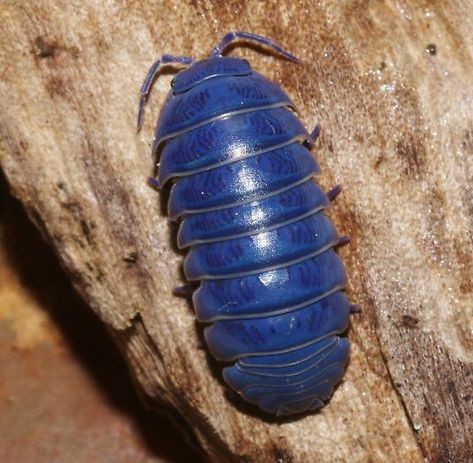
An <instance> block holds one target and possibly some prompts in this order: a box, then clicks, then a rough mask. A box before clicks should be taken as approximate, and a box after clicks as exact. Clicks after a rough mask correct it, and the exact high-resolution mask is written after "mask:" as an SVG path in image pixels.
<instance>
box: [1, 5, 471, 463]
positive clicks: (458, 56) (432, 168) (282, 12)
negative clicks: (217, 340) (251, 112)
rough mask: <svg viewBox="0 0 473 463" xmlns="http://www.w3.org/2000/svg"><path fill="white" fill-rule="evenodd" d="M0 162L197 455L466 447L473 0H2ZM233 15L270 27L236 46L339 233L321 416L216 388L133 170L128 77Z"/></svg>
mask: <svg viewBox="0 0 473 463" xmlns="http://www.w3.org/2000/svg"><path fill="white" fill-rule="evenodd" d="M0 15H1V16H0V17H1V22H2V24H3V25H4V27H3V29H4V33H3V34H2V35H1V37H0V41H1V42H0V53H1V54H0V71H1V74H0V78H1V81H0V103H1V107H2V114H1V116H0V117H1V119H0V135H1V146H2V150H3V151H2V154H1V165H2V168H3V170H4V172H5V174H6V176H7V178H8V181H9V182H10V185H11V189H12V191H13V193H14V194H15V195H16V196H17V197H18V198H19V199H20V200H21V201H22V202H23V204H24V205H25V207H26V209H27V211H28V213H29V215H30V217H31V219H32V220H33V221H34V222H35V223H36V225H37V226H38V227H39V228H40V229H41V231H42V233H43V234H44V236H45V237H46V238H47V240H48V241H49V242H50V243H51V245H52V246H53V247H54V249H55V251H56V252H57V254H58V256H59V257H60V260H61V262H62V264H63V266H64V268H65V269H66V271H67V272H68V273H69V275H70V277H71V279H72V282H73V284H74V285H75V287H76V288H77V290H78V291H79V292H80V293H81V294H82V295H83V297H84V299H85V300H86V301H87V302H88V304H89V305H90V306H91V308H92V309H93V310H94V311H95V312H96V313H97V315H98V316H100V318H101V319H102V320H103V321H104V322H105V323H106V324H107V325H108V326H109V329H110V332H111V333H112V336H113V337H114V339H115V340H116V341H117V343H118V344H119V345H120V347H121V349H122V352H123V354H124V356H125V357H126V359H127V361H128V363H129V365H130V368H131V370H132V373H133V375H134V377H135V378H136V381H137V385H138V387H139V388H140V390H141V391H142V392H143V393H144V395H146V397H147V398H148V400H149V401H151V402H155V403H162V404H165V405H167V406H170V407H172V408H173V409H175V410H176V412H178V413H180V414H181V415H182V416H183V417H184V418H185V420H186V421H187V422H188V423H189V425H190V427H191V428H192V429H193V431H194V433H195V435H196V436H197V438H198V440H199V442H200V444H201V446H202V448H203V449H204V451H205V452H206V454H207V455H208V457H209V459H210V460H213V461H219V462H220V461H245V462H284V463H286V462H312V461H318V462H334V461H340V462H344V461H350V462H365V461H389V462H398V461H409V462H421V461H423V460H424V459H426V460H427V461H432V462H444V461H454V462H464V461H469V460H470V459H471V458H472V456H473V443H472V439H471V436H472V435H473V398H472V397H473V394H472V384H473V381H472V379H473V374H472V373H473V369H472V362H473V336H472V333H473V327H472V316H473V295H472V293H473V291H472V286H473V284H472V277H473V264H472V262H473V259H472V255H473V237H472V225H473V182H472V180H473V123H472V113H473V109H472V108H473V106H472V102H473V72H472V71H473V59H472V56H473V37H472V35H471V30H472V28H473V4H472V2H471V1H465V0H456V1H454V0H452V1H448V2H445V1H442V2H440V1H430V2H427V1H414V0H396V1H395V0H391V1H387V0H386V1H379V2H374V1H361V0H359V1H355V0H352V1H348V0H344V1H340V2H329V1H321V2H311V1H309V0H301V1H300V2H297V3H295V2H294V3H293V2H289V1H282V2H258V1H256V0H249V1H240V2H236V1H223V2H216V1H213V2H212V1H210V0H206V1H199V0H197V1H192V2H186V3H183V2H178V1H174V2H173V1H164V0H163V1H156V2H151V1H141V0H140V1H137V2H124V1H110V2H107V4H106V6H105V5H104V4H103V3H101V2H97V1H94V0H85V1H83V2H80V3H75V2H65V1H55V2H53V1H50V0H49V1H48V0H39V1H36V2H22V3H21V4H20V3H17V2H12V1H7V2H3V3H2V5H1V6H0ZM231 29H241V30H249V31H252V32H257V33H259V34H263V35H267V36H269V37H272V38H274V39H277V40H278V41H280V42H282V43H283V44H284V45H285V46H286V47H287V48H288V49H290V50H291V51H294V52H295V53H296V54H297V55H299V56H300V57H301V58H302V62H301V64H299V65H293V64H291V63H288V62H287V61H284V60H282V59H278V58H277V57H275V56H274V55H271V54H266V53H264V54H262V53H260V52H261V49H258V48H254V47H250V46H242V47H238V48H233V51H232V52H233V53H234V54H235V55H238V56H245V57H246V58H248V59H250V60H251V62H252V63H253V65H254V67H255V68H256V69H257V70H259V71H260V72H263V73H264V74H266V75H267V76H268V77H270V78H272V79H274V80H276V81H278V82H280V83H281V84H282V85H283V86H284V88H285V89H286V90H287V92H288V93H289V95H290V96H291V97H293V99H294V100H295V102H296V104H297V106H298V107H299V110H300V112H301V117H302V119H303V120H304V121H305V122H306V124H307V126H308V127H312V126H313V125H314V124H315V123H316V122H320V123H321V125H322V127H323V131H322V136H321V141H320V143H319V145H318V146H317V147H316V150H315V152H316V156H317V158H318V160H319V161H320V163H321V165H322V168H323V172H324V173H323V176H322V178H321V180H320V181H321V183H322V184H323V185H324V186H326V187H329V186H331V185H333V184H334V183H341V184H343V187H344V193H343V194H342V195H341V196H340V197H339V199H338V200H337V203H336V205H335V206H334V207H333V208H332V210H331V211H330V212H331V217H332V218H333V219H334V221H335V222H336V224H337V226H338V229H339V230H340V231H341V232H343V233H347V234H349V235H350V236H351V238H352V242H351V245H350V246H349V247H346V248H344V249H343V250H341V251H340V253H341V255H342V257H343V259H344V261H345V262H346V264H347V271H348V274H349V279H350V287H349V294H350V297H351V299H352V300H353V301H354V302H356V303H358V304H360V306H361V308H362V311H361V313H360V314H358V315H356V316H354V317H353V319H352V324H351V329H350V332H349V336H350V339H351V340H352V345H353V349H352V355H351V361H350V365H349V368H348V371H347V374H346V376H345V379H344V381H343V383H342V385H341V386H340V387H339V388H338V390H337V391H336V393H335V395H334V397H333V399H332V400H331V402H330V403H329V404H328V406H327V407H326V408H324V409H323V411H321V412H320V413H317V414H314V415H310V416H305V417H303V418H299V419H295V420H288V421H284V422H279V421H276V420H272V419H270V418H268V417H266V416H264V415H261V414H259V413H258V412H256V411H255V410H254V409H253V408H251V407H249V406H247V405H245V404H243V403H241V401H240V400H238V398H235V397H233V396H232V395H231V394H229V392H228V391H227V389H226V388H225V386H224V385H223V383H222V381H221V380H220V377H219V371H218V370H219V368H218V365H216V364H215V362H213V361H212V360H211V359H210V357H209V356H208V354H207V353H206V350H205V346H204V345H203V341H202V337H201V327H199V326H198V325H197V324H196V322H195V321H194V317H193V314H192V309H191V307H190V306H189V305H188V304H187V303H186V302H185V301H184V300H181V299H178V298H176V297H173V296H172V294H171V288H172V287H173V286H175V285H176V284H179V282H180V280H181V270H180V265H181V262H182V255H180V254H178V253H177V252H176V251H175V241H174V238H173V235H174V232H175V228H174V227H173V226H171V225H170V224H169V223H168V220H167V218H166V216H165V214H164V209H163V207H162V204H161V203H160V202H159V200H158V199H157V197H156V193H155V192H154V191H152V190H151V189H150V188H149V187H147V185H146V176H147V175H150V174H151V173H152V169H153V166H152V163H151V159H150V156H149V153H150V143H151V139H152V128H153V125H154V122H155V117H156V113H157V111H158V109H159V106H160V104H161V103H162V101H163V98H164V95H165V93H166V92H167V89H168V88H169V82H170V79H171V77H172V75H171V73H169V72H163V74H162V75H161V76H160V78H159V79H158V80H157V82H156V84H155V86H154V93H153V94H152V96H151V98H150V101H149V104H148V107H147V112H146V119H145V124H144V127H143V130H142V131H141V132H140V133H139V134H136V132H135V128H134V118H135V108H136V103H137V96H138V88H139V85H140V83H141V80H142V78H143V76H144V73H145V71H146V70H147V68H148V66H149V65H150V63H151V62H152V61H153V59H154V58H155V57H156V55H158V54H160V53H163V52H172V53H175V54H186V55H192V56H195V57H202V58H203V57H205V56H206V54H207V53H208V51H209V50H210V49H211V47H212V46H213V45H214V44H215V43H216V41H217V40H218V39H219V38H220V37H221V36H222V35H223V33H224V32H226V31H228V30H231Z"/></svg>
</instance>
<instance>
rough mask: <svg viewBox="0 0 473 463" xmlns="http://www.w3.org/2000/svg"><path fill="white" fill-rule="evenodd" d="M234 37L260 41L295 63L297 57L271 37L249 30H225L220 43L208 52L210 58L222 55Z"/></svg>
mask: <svg viewBox="0 0 473 463" xmlns="http://www.w3.org/2000/svg"><path fill="white" fill-rule="evenodd" d="M236 39H248V40H252V41H253V42H257V43H261V44H262V45H267V46H268V47H271V48H272V49H273V50H275V51H276V52H278V53H280V54H281V55H282V56H284V57H285V58H287V59H288V60H290V61H294V62H295V63H297V62H298V61H299V59H298V58H297V57H296V56H294V55H293V54H292V53H289V52H288V51H287V50H285V49H284V48H283V47H281V45H278V44H277V43H275V42H273V41H272V40H271V39H268V38H267V37H263V36H261V35H257V34H252V33H251V32H242V31H232V32H227V33H226V34H225V35H224V36H223V38H222V40H221V41H220V43H219V44H218V45H217V46H216V47H214V48H213V50H212V51H211V52H210V58H217V57H219V56H221V55H222V52H223V50H224V49H225V48H226V47H227V46H228V45H229V44H230V43H231V42H233V41H234V40H236Z"/></svg>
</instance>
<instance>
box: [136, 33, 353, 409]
mask: <svg viewBox="0 0 473 463" xmlns="http://www.w3.org/2000/svg"><path fill="white" fill-rule="evenodd" d="M235 38H246V39H249V40H255V41H257V42H260V43H262V44H264V45H268V46H270V47H272V48H273V49H275V50H276V51H277V52H279V53H281V54H283V55H284V56H285V57H286V58H288V59H290V60H292V61H296V58H294V57H293V56H292V55H291V54H289V53H288V52H286V51H284V50H283V49H282V48H281V47H279V46H278V45H276V44H275V43H274V42H272V41H270V40H269V39H266V38H263V37H261V36H258V35H255V34H250V33H247V32H232V33H228V34H227V35H225V37H224V38H223V40H222V41H221V42H220V44H219V45H218V46H217V47H215V48H214V49H213V50H212V52H211V54H210V57H209V58H208V59H205V60H202V61H194V60H193V59H191V58H188V57H182V56H177V57H176V56H172V55H163V56H162V57H161V58H160V59H159V60H157V61H156V62H155V63H154V65H153V67H152V68H151V69H150V71H149V73H148V75H147V78H146V80H145V82H144V84H143V86H142V89H141V101H140V110H139V116H138V125H140V122H141V116H142V111H143V105H144V101H145V98H146V96H147V94H148V92H149V89H150V86H151V83H152V81H153V78H154V77H155V75H156V72H157V70H158V67H159V66H160V65H161V64H166V63H181V64H185V65H187V68H186V69H184V70H182V71H180V72H178V73H177V75H176V77H175V78H174V79H173V82H172V88H171V91H170V93H169V95H168V97H167V99H166V102H165V103H164V106H163V108H162V110H161V112H160V115H159V118H158V123H157V126H156V130H155V139H154V144H153V154H154V155H155V157H156V158H159V173H158V178H157V184H159V186H160V187H163V186H164V185H166V184H167V183H168V182H171V183H172V187H171V190H170V196H169V203H168V211H169V216H170V218H171V219H172V220H175V221H178V222H179V223H180V225H179V232H178V245H179V247H180V248H189V252H188V254H187V256H186V258H185V261H184V272H185V275H186V277H187V279H188V280H190V281H195V282H200V284H199V286H198V288H197V289H196V290H195V292H194V293H193V298H192V299H193V304H194V309H195V312H196V316H197V318H198V320H199V321H200V322H204V323H206V324H208V326H207V327H206V328H205V330H204V333H205V339H206V342H207V345H208V347H209V349H210V351H211V353H212V354H213V356H214V357H215V358H216V359H218V360H220V361H222V362H225V363H226V364H227V366H226V367H225V368H224V369H223V376H224V379H225V381H226V383H227V384H228V385H229V386H230V387H231V388H232V389H234V390H235V391H237V392H238V393H239V394H241V395H242V396H243V397H244V398H245V399H246V400H248V401H249V402H252V403H254V404H256V405H258V406H259V407H260V408H262V409H263V410H265V411H267V412H269V413H273V414H276V415H288V414H293V413H301V412H306V411H308V410H315V409H318V408H320V407H321V406H322V405H323V404H324V401H325V400H327V399H328V398H329V396H330V395H331V394H332V392H333V388H334V386H335V385H336V384H337V383H338V382H339V381H340V379H341V377H342V375H343V373H344V370H345V366H346V363H347V359H348V355H349V342H348V339H347V338H346V337H344V336H343V335H342V334H343V333H344V332H345V331H346V329H347V327H348V321H349V314H350V304H349V302H348V299H347V297H346V295H345V293H344V292H343V288H344V285H345V280H346V277H345V271H344V268H343V265H342V262H341V260H340V258H339V257H338V255H337V254H336V252H335V251H334V247H335V246H337V245H338V244H339V243H340V241H341V238H340V237H339V236H338V234H337V232H336V231H335V229H334V227H333V225H332V223H331V222H330V220H329V219H328V218H327V216H326V215H325V213H324V210H325V208H326V207H327V206H328V204H329V202H330V196H331V195H330V194H326V193H324V192H323V191H322V190H321V189H320V187H319V186H318V185H317V183H316V182H315V181H314V179H313V177H314V175H315V174H316V173H317V172H318V171H319V167H318V165H317V163H316V161H315V160H314V158H313V156H312V155H311V153H310V152H309V150H308V145H309V143H310V140H311V138H312V139H313V138H315V137H316V134H317V130H315V131H314V132H313V133H312V135H311V134H309V133H308V132H307V131H306V129H305V128H304V126H303V124H302V123H301V121H300V120H299V119H298V117H297V115H296V113H295V111H294V104H293V103H292V101H291V99H290V98H289V97H288V96H287V95H286V93H284V92H283V91H282V89H281V88H280V87H279V85H277V84H276V83H274V82H272V81H270V80H268V79H267V78H265V77H263V76H262V75H260V74H259V73H257V72H256V71H254V70H253V69H252V68H251V66H250V64H249V63H248V62H247V61H246V60H243V59H238V58H234V57H223V56H222V55H221V53H222V51H223V49H224V48H225V47H226V45H228V43H230V42H231V41H232V40H233V39H235Z"/></svg>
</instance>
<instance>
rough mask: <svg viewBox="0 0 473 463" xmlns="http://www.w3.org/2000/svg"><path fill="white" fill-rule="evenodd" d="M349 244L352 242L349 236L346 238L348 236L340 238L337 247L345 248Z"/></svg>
mask: <svg viewBox="0 0 473 463" xmlns="http://www.w3.org/2000/svg"><path fill="white" fill-rule="evenodd" d="M349 242H350V237H349V236H346V235H344V236H340V238H339V239H338V241H337V244H336V245H335V246H343V245H344V244H348V243H349Z"/></svg>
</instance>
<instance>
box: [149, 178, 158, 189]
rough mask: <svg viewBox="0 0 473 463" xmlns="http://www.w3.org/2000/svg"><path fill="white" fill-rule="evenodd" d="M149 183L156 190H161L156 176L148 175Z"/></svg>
mask: <svg viewBox="0 0 473 463" xmlns="http://www.w3.org/2000/svg"><path fill="white" fill-rule="evenodd" d="M148 185H149V186H150V187H152V188H154V189H155V190H159V188H160V186H159V180H158V179H157V178H156V177H148Z"/></svg>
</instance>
